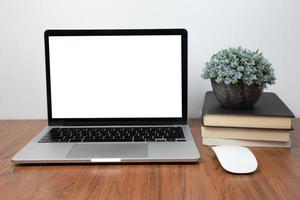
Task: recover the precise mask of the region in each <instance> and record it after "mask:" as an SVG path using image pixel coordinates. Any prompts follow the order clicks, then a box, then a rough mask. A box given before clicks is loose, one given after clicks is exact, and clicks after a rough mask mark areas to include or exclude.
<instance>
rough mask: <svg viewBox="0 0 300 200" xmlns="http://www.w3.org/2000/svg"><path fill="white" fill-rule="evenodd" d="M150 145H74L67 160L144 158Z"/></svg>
mask: <svg viewBox="0 0 300 200" xmlns="http://www.w3.org/2000/svg"><path fill="white" fill-rule="evenodd" d="M147 156H148V144H121V143H118V144H74V145H73V147H72V149H71V150H70V152H69V153H68V154H67V156H66V157H67V158H144V157H147Z"/></svg>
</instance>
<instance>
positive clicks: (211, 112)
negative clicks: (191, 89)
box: [202, 91, 294, 130]
mask: <svg viewBox="0 0 300 200" xmlns="http://www.w3.org/2000/svg"><path fill="white" fill-rule="evenodd" d="M202 115H203V118H202V119H203V125H204V126H214V127H240V128H265V129H287V130H291V129H292V119H293V118H294V114H293V113H292V111H291V110H290V109H289V108H288V107H287V106H286V105H285V104H284V103H283V101H282V100H281V99H280V98H279V97H278V96H277V95H276V94H275V93H272V92H265V93H263V94H262V96H261V97H260V99H259V100H258V102H257V103H256V104H255V106H254V107H253V108H249V109H232V108H225V107H222V106H221V105H220V104H219V102H218V101H217V99H216V97H215V95H214V93H213V92H212V91H209V92H207V93H206V95H205V100H204V105H203V110H202Z"/></svg>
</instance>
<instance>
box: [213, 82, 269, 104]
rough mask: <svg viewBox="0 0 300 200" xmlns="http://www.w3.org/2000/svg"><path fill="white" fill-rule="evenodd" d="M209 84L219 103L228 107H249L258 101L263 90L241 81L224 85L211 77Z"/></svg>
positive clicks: (260, 87) (258, 86)
mask: <svg viewBox="0 0 300 200" xmlns="http://www.w3.org/2000/svg"><path fill="white" fill-rule="evenodd" d="M211 85H212V88H213V91H214V93H215V95H216V98H217V100H218V101H219V103H220V104H221V105H222V106H224V107H228V108H251V107H253V106H254V104H255V103H256V102H257V101H258V99H259V97H260V96H261V94H262V92H263V89H264V88H263V87H262V86H260V85H256V84H252V85H246V84H244V83H243V82H238V83H236V84H229V85H226V84H225V83H224V82H221V83H217V82H216V81H215V80H212V79H211Z"/></svg>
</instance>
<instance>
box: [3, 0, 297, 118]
mask: <svg viewBox="0 0 300 200" xmlns="http://www.w3.org/2000/svg"><path fill="white" fill-rule="evenodd" d="M299 10H300V1H299V0H226V1H224V0H148V1H145V0H144V1H143V0H81V1H80V0H48V1H45V0H44V1H41V0H26V1H22V0H1V1H0V119H23V118H26V119H27V118H28V119H38V118H46V115H47V110H46V84H45V67H44V46H43V45H44V44H43V32H44V30H45V29H51V28H57V29H59V28H64V29H69V28H70V29H77V28H78V29H79V28H81V29H101V28H176V27H183V28H186V29H187V30H188V31H189V117H199V116H200V115H201V108H202V103H203V97H204V94H205V91H207V90H210V84H209V81H205V80H202V79H201V78H200V74H201V70H202V67H203V66H204V64H205V62H206V61H208V59H209V57H210V56H211V55H212V54H213V53H215V52H216V51H218V50H220V49H221V48H226V47H229V46H233V47H235V46H239V45H241V46H243V47H246V48H250V49H253V50H255V49H258V48H259V49H260V50H262V51H263V52H264V55H265V56H266V57H267V58H268V59H269V60H270V61H271V62H272V63H273V66H274V68H275V72H276V75H277V83H276V85H275V86H271V87H269V89H268V90H269V91H274V92H276V93H277V94H278V95H279V96H280V97H281V98H282V99H283V100H284V101H285V102H286V104H287V105H288V106H289V107H290V108H291V110H292V111H293V112H294V113H295V115H296V116H297V117H299V116H300V55H299V54H300V12H299Z"/></svg>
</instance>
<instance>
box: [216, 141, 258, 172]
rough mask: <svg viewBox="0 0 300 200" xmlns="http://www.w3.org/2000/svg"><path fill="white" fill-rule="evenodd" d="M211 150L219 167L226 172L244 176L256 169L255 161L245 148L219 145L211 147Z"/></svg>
mask: <svg viewBox="0 0 300 200" xmlns="http://www.w3.org/2000/svg"><path fill="white" fill-rule="evenodd" d="M212 149H213V151H214V152H215V154H216V155H217V158H218V160H219V162H220V164H221V166H222V167H223V168H224V169H225V170H226V171H228V172H231V173H236V174H246V173H251V172H254V171H255V170H256V169H257V166H258V164H257V160H256V158H255V156H254V154H253V153H252V152H251V151H250V150H249V149H248V148H247V147H242V146H233V145H221V146H215V147H212Z"/></svg>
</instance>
